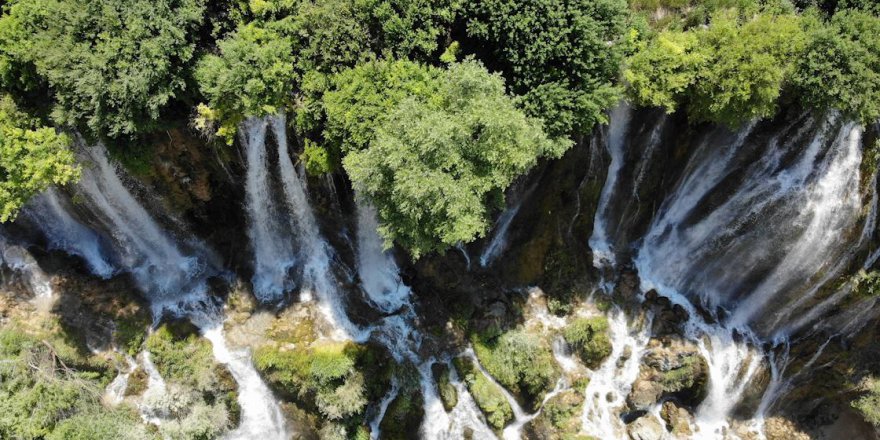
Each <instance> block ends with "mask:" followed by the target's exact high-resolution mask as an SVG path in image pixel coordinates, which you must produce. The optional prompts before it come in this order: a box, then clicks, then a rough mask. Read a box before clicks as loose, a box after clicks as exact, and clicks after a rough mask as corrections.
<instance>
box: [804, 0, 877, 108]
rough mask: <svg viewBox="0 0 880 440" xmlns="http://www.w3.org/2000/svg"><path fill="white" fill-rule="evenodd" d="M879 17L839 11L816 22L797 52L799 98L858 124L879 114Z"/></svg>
mask: <svg viewBox="0 0 880 440" xmlns="http://www.w3.org/2000/svg"><path fill="white" fill-rule="evenodd" d="M878 34H880V18H878V17H876V16H873V15H871V14H869V13H865V12H859V11H842V12H839V13H837V14H836V15H834V17H833V18H832V19H831V22H830V23H829V24H828V25H822V26H817V29H815V30H814V31H813V32H812V33H811V34H810V36H809V40H808V43H807V47H806V50H805V53H804V55H803V56H801V57H799V60H798V63H797V68H796V69H795V71H794V76H793V82H794V84H795V85H796V87H797V89H798V93H799V95H800V97H801V100H802V101H803V102H804V103H805V104H806V105H808V106H811V107H814V108H819V109H837V110H840V111H841V112H843V113H844V114H845V115H847V116H849V117H851V118H853V119H856V120H858V121H860V122H862V123H863V124H866V125H867V124H872V123H874V122H876V121H877V119H878V118H880V41H878V39H877V38H875V37H874V36H876V35H878Z"/></svg>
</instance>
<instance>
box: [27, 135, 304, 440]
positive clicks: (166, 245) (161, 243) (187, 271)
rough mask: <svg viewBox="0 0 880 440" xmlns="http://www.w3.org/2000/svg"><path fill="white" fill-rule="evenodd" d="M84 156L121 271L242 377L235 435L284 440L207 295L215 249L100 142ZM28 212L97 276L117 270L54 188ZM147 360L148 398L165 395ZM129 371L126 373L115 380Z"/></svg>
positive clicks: (87, 186) (88, 182)
mask: <svg viewBox="0 0 880 440" xmlns="http://www.w3.org/2000/svg"><path fill="white" fill-rule="evenodd" d="M81 158H82V159H83V160H87V161H88V162H87V163H86V164H84V165H85V166H84V167H83V176H82V179H81V180H80V182H79V183H78V184H77V189H78V191H80V192H81V193H82V194H83V196H84V197H85V199H86V200H87V203H88V207H89V208H90V209H91V214H92V215H94V216H95V217H96V220H97V222H98V223H100V225H101V226H103V228H104V230H105V231H106V233H107V235H108V236H109V237H111V238H112V242H113V244H114V245H115V248H114V254H115V255H116V256H117V259H118V261H116V262H115V263H116V264H117V265H118V266H119V270H121V271H125V272H128V273H130V274H131V275H132V277H133V278H134V280H135V282H136V283H137V284H138V287H139V288H140V289H141V290H142V291H143V293H144V294H145V295H146V297H147V298H148V299H149V300H150V302H151V305H152V306H153V309H154V313H155V315H156V316H160V315H161V313H162V312H163V311H169V312H172V313H174V314H176V315H180V316H189V317H190V318H191V319H192V320H193V321H194V323H196V324H197V325H199V327H200V328H201V330H202V332H203V334H204V336H205V337H206V338H207V339H208V340H210V341H211V343H212V345H213V352H214V356H215V358H216V360H217V361H218V362H219V363H222V364H224V365H226V366H227V367H228V368H229V370H230V372H231V373H232V375H233V378H234V379H235V380H236V382H237V384H238V392H239V403H240V404H241V407H242V419H241V426H240V427H239V429H238V430H236V431H235V432H233V433H231V434H230V438H250V436H251V435H252V434H254V433H258V434H260V435H262V436H263V437H266V438H272V439H275V438H277V439H283V438H286V436H287V433H286V430H285V427H284V419H283V417H282V415H281V412H280V409H279V407H278V404H277V402H276V401H275V398H274V396H273V395H272V393H271V392H270V391H269V389H268V388H267V387H266V385H265V384H264V383H263V382H262V380H261V378H260V376H259V375H258V374H257V372H256V370H255V369H254V367H253V366H252V365H251V362H250V358H249V354H248V353H246V352H241V353H237V352H232V351H231V350H230V349H229V348H227V346H226V342H225V339H224V338H223V334H222V331H221V328H222V326H221V325H220V324H217V322H218V318H219V315H220V311H219V310H217V309H216V306H215V305H214V304H213V303H212V301H210V300H209V299H208V295H207V293H208V292H207V288H208V287H207V282H206V280H207V277H208V276H211V275H214V274H216V273H218V272H219V271H218V270H217V269H215V268H213V267H212V265H211V262H210V260H211V256H210V252H209V251H208V250H207V249H206V248H204V247H203V246H202V245H201V244H200V243H198V242H194V241H192V240H190V242H189V243H188V244H185V243H182V242H180V241H178V240H175V239H174V238H173V237H172V236H170V235H169V234H168V233H167V232H166V231H164V230H163V229H162V227H161V226H160V225H159V224H158V223H157V222H156V221H155V220H154V219H153V217H152V216H151V215H150V214H149V213H148V212H147V210H146V209H145V208H144V207H143V206H142V205H141V204H140V203H139V202H138V201H137V200H136V199H135V198H134V196H132V194H131V193H130V192H129V191H128V190H127V189H126V187H125V186H124V185H123V183H122V180H121V178H120V176H119V175H118V170H117V168H116V166H115V165H114V164H112V163H111V162H110V160H109V159H108V157H107V154H106V151H104V149H103V148H102V147H100V146H98V147H91V148H84V149H83V152H82V156H81ZM28 212H29V213H30V215H31V216H32V217H33V218H34V219H39V225H40V228H41V230H43V231H44V232H45V234H46V236H47V240H48V241H50V242H51V243H52V245H53V246H57V247H58V248H60V249H64V250H66V251H68V252H69V253H71V254H74V255H79V256H81V257H83V258H84V259H85V260H86V261H87V262H88V264H89V267H90V268H91V269H92V270H94V271H95V274H96V275H98V276H101V277H105V276H108V275H109V274H112V273H115V272H116V271H117V269H115V268H112V266H110V263H109V262H108V261H107V259H106V258H105V257H104V251H103V250H102V249H101V248H99V247H97V243H98V240H97V237H98V236H99V234H98V233H97V232H95V231H93V230H91V229H89V228H87V227H86V226H84V225H83V224H82V223H80V222H78V221H76V220H74V216H73V214H70V213H69V212H68V210H67V208H66V207H65V206H64V205H63V204H62V202H61V201H60V199H59V198H58V196H57V194H56V193H55V192H54V191H50V192H47V193H45V194H43V195H42V196H41V197H40V198H39V199H38V200H37V201H36V202H35V203H34V204H33V205H32V206H30V207H29V208H28ZM46 223H49V224H46ZM184 249H185V250H184ZM143 366H144V369H145V370H146V372H147V373H148V375H149V381H148V389H147V391H146V393H145V394H144V398H145V400H147V401H149V400H150V399H159V398H162V397H163V396H164V395H165V392H166V386H165V382H164V381H163V380H162V377H161V376H160V375H159V373H158V371H157V370H156V368H155V366H154V365H153V364H152V362H151V361H150V355H149V353H146V352H145V353H144V354H143ZM125 377H127V376H124V375H123V376H121V378H120V381H119V383H117V386H121V385H120V384H122V383H123V379H124V378H125ZM152 411H153V410H152V409H151V408H150V407H149V406H148V405H141V413H142V417H143V418H144V420H145V421H147V422H150V423H154V424H159V423H161V422H162V419H164V418H167V415H166V414H156V413H153V412H152Z"/></svg>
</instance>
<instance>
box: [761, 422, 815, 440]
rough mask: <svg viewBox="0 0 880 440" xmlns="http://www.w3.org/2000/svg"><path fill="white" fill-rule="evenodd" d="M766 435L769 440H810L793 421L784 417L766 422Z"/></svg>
mask: <svg viewBox="0 0 880 440" xmlns="http://www.w3.org/2000/svg"><path fill="white" fill-rule="evenodd" d="M764 435H765V436H766V437H767V440H810V436H809V435H807V434H805V433H803V432H801V431H800V430H799V429H798V428H797V426H795V424H794V423H793V422H792V421H791V420H788V419H786V418H783V417H770V418H768V419H767V420H765V421H764Z"/></svg>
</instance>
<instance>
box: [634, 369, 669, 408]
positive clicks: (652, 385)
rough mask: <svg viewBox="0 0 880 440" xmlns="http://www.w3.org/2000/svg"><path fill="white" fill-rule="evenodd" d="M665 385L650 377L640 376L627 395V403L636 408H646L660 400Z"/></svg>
mask: <svg viewBox="0 0 880 440" xmlns="http://www.w3.org/2000/svg"><path fill="white" fill-rule="evenodd" d="M662 394H663V387H662V386H660V384H659V383H658V382H655V381H653V380H651V378H650V377H639V378H638V379H636V382H635V383H634V384H633V386H632V391H630V393H629V395H628V396H626V403H627V405H628V406H629V407H630V408H632V409H636V410H644V409H647V408H648V407H650V406H651V405H653V404H655V403H657V401H658V400H660V396H661V395H662Z"/></svg>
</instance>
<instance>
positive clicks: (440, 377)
mask: <svg viewBox="0 0 880 440" xmlns="http://www.w3.org/2000/svg"><path fill="white" fill-rule="evenodd" d="M431 372H432V373H433V375H434V381H435V382H437V388H438V389H439V391H440V400H441V401H442V402H443V408H445V409H446V411H447V412H449V411H452V408H455V405H457V404H458V391H457V390H456V389H455V386H454V385H452V383H451V382H450V381H449V365H447V364H445V363H437V364H434V365H432V366H431Z"/></svg>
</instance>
